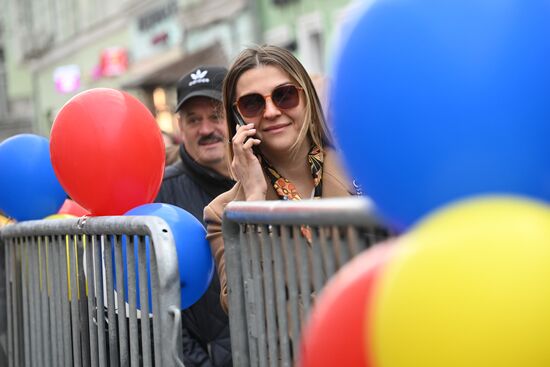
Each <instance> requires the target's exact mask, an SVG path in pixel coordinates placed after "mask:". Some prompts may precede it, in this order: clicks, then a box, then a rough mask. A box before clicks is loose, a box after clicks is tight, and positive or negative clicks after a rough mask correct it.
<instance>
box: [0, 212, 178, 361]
mask: <svg viewBox="0 0 550 367" xmlns="http://www.w3.org/2000/svg"><path fill="white" fill-rule="evenodd" d="M147 243H148V244H149V245H146V244H147ZM123 244H128V247H129V249H128V251H126V256H125V257H126V260H125V261H126V263H125V264H124V263H123V261H124V257H123V256H122V247H123V246H122V245H123ZM133 244H135V245H136V246H137V248H138V249H137V251H136V253H137V257H138V259H135V253H134V251H132V250H130V248H132V247H133ZM0 246H1V247H2V251H3V252H4V257H5V263H4V264H3V265H4V266H3V267H5V269H4V271H5V273H4V274H3V275H4V276H5V283H4V285H5V293H6V299H5V300H6V301H7V302H6V308H7V310H6V311H7V359H8V365H9V366H10V367H11V366H93V367H96V366H119V365H120V366H141V365H142V366H153V365H154V366H163V367H164V366H176V365H179V366H182V365H183V364H182V362H181V360H182V353H181V347H180V346H181V323H180V313H179V312H180V311H179V309H180V307H179V306H180V282H179V275H178V274H179V272H178V264H177V254H176V248H175V245H174V240H173V237H172V234H171V232H170V230H169V227H168V225H167V224H166V222H165V221H164V220H162V219H161V218H157V217H146V216H143V217H129V216H128V217H97V218H86V217H84V218H80V219H76V218H75V219H57V220H42V221H29V222H22V223H18V224H12V225H8V226H6V227H4V228H2V229H1V230H0ZM146 246H148V247H149V252H150V254H149V255H147V256H150V265H149V266H147V262H146ZM136 260H137V263H138V264H139V265H138V267H137V271H136V269H135V264H136ZM148 268H149V269H148ZM124 269H126V270H124ZM0 270H1V269H0ZM148 277H149V278H150V288H149V286H148ZM126 279H127V280H126ZM125 280H126V281H125ZM136 280H137V281H138V284H139V289H140V290H146V289H147V290H148V291H147V292H145V291H141V292H139V298H140V299H139V301H140V304H141V310H138V309H137V308H136V304H137V299H136ZM125 283H127V288H126V287H124V288H125V291H124V292H116V289H117V288H118V289H120V288H122V287H123V286H122V285H123V284H125ZM117 285H118V286H117ZM149 292H151V293H152V295H151V296H152V306H151V308H152V309H149V308H150V306H149V301H148V293H149ZM125 300H127V303H126V302H125ZM0 311H1V310H0ZM0 335H1V332H0Z"/></svg>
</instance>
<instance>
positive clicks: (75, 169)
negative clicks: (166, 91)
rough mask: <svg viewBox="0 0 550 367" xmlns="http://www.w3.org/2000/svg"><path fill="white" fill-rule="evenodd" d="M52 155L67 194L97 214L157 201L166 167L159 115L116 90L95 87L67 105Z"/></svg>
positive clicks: (58, 121)
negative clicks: (156, 117)
mask: <svg viewBox="0 0 550 367" xmlns="http://www.w3.org/2000/svg"><path fill="white" fill-rule="evenodd" d="M50 154H51V160H52V165H53V169H54V171H55V174H56V175H57V178H58V179H59V182H60V183H61V185H62V186H63V188H64V189H65V191H66V192H67V194H68V195H69V196H70V197H71V198H72V199H74V200H75V201H76V202H77V203H79V204H80V205H81V206H83V207H84V208H86V209H87V210H89V211H90V212H91V213H92V215H96V216H97V215H122V214H124V213H125V212H127V211H128V210H130V209H132V208H134V207H136V206H139V205H142V204H147V203H150V202H152V201H153V200H154V199H155V197H156V196H157V193H158V190H159V188H160V184H161V181H162V176H163V172H164V142H163V140H162V135H161V132H160V129H159V127H158V125H157V123H156V121H155V119H154V117H153V116H152V115H151V113H150V112H149V110H148V109H147V108H146V107H145V106H144V105H143V104H142V103H141V102H140V101H138V100H137V99H136V98H134V97H132V96H131V95H129V94H128V93H125V92H121V91H118V90H114V89H107V88H97V89H90V90H88V91H85V92H82V93H79V94H78V95H76V96H74V97H73V98H71V99H70V100H69V101H68V102H67V103H66V104H65V105H64V106H63V108H62V109H61V111H59V114H58V115H57V117H56V119H55V121H54V124H53V126H52V132H51V137H50Z"/></svg>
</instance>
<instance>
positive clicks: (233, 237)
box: [223, 221, 250, 366]
mask: <svg viewBox="0 0 550 367" xmlns="http://www.w3.org/2000/svg"><path fill="white" fill-rule="evenodd" d="M223 234H224V237H225V239H226V240H225V243H226V247H225V251H226V253H227V254H229V255H228V256H226V261H227V262H226V269H227V270H226V272H227V279H228V284H242V283H243V273H242V258H241V256H240V249H239V246H240V245H241V243H240V240H239V237H240V226H239V225H238V224H236V223H232V222H229V221H224V223H223ZM229 304H231V306H232V307H231V308H230V309H229V327H230V329H231V351H232V354H233V364H234V365H235V366H249V365H250V360H249V355H248V337H247V330H248V326H247V324H246V313H245V312H246V305H245V297H244V289H243V287H242V286H236V287H230V289H229Z"/></svg>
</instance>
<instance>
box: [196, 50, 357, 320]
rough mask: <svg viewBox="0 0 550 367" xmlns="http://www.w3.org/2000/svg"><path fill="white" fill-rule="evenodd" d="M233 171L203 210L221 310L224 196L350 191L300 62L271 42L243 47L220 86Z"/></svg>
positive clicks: (314, 194)
mask: <svg viewBox="0 0 550 367" xmlns="http://www.w3.org/2000/svg"><path fill="white" fill-rule="evenodd" d="M223 100H224V109H225V114H226V119H227V124H228V127H229V131H230V136H233V139H232V140H231V145H230V159H231V160H232V162H231V170H232V174H233V176H234V178H235V180H236V181H237V184H236V185H235V186H234V187H233V189H231V190H230V191H228V192H226V193H224V194H222V195H220V196H218V197H217V198H216V199H214V200H213V201H212V202H211V203H210V205H208V206H207V207H206V208H205V210H204V219H205V223H206V225H207V232H208V234H207V238H208V240H209V241H210V245H211V247H212V253H213V254H214V259H215V261H216V268H217V269H218V274H219V277H220V283H221V304H222V307H223V308H224V310H225V311H226V312H227V278H226V275H225V259H224V253H225V251H224V243H223V237H222V232H221V221H222V215H223V211H224V209H225V206H226V205H227V203H229V202H230V201H234V200H239V201H244V200H246V201H251V200H299V199H309V198H320V197H339V196H349V195H354V194H355V190H354V189H353V186H352V185H351V183H350V181H349V180H348V179H347V176H346V174H345V173H344V172H343V170H342V168H341V166H340V164H339V161H338V158H337V157H336V153H335V151H334V150H333V149H332V146H333V145H332V137H331V135H330V132H329V129H328V127H327V125H326V122H325V119H324V117H323V112H322V109H321V104H320V102H319V98H318V96H317V93H316V92H315V88H314V87H313V83H312V82H311V79H310V77H309V76H308V74H307V72H306V71H305V69H304V67H303V66H302V64H300V62H299V61H298V60H297V59H296V58H295V57H294V56H293V55H292V54H291V53H290V52H289V51H287V50H285V49H282V48H279V47H276V46H261V47H253V48H248V49H245V50H244V51H242V52H241V53H240V55H239V56H238V57H237V58H236V60H235V61H234V63H233V65H232V66H231V68H230V69H229V72H228V74H227V76H226V78H225V81H224V86H223Z"/></svg>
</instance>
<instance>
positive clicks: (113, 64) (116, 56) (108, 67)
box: [99, 47, 128, 77]
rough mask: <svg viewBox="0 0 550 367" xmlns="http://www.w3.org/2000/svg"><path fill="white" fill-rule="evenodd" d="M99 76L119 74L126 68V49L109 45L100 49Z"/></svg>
mask: <svg viewBox="0 0 550 367" xmlns="http://www.w3.org/2000/svg"><path fill="white" fill-rule="evenodd" d="M99 69H100V75H101V76H107V77H110V76H119V75H122V74H124V73H125V72H126V70H128V51H127V50H126V49H125V48H123V47H109V48H106V49H104V50H103V51H101V56H100V61H99Z"/></svg>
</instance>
